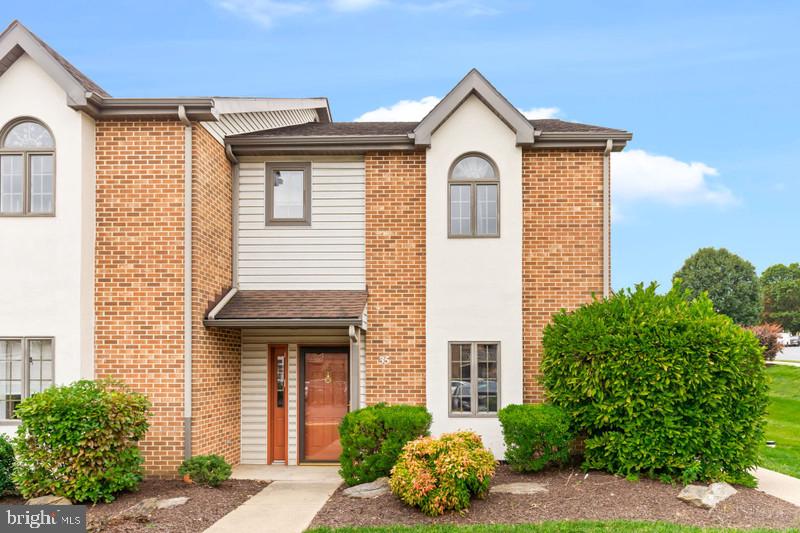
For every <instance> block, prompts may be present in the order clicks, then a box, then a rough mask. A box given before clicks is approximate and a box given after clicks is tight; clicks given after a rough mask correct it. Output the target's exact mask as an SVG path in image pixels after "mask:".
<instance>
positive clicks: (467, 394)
mask: <svg viewBox="0 0 800 533" xmlns="http://www.w3.org/2000/svg"><path fill="white" fill-rule="evenodd" d="M470 389H471V384H470V382H469V381H457V380H454V381H451V382H450V410H451V411H453V412H454V413H462V412H463V413H469V412H470V411H471V410H472V402H471V390H470ZM487 395H488V397H487ZM487 404H488V405H487ZM478 408H479V410H480V411H481V412H490V413H491V412H495V411H497V382H496V381H479V382H478Z"/></svg>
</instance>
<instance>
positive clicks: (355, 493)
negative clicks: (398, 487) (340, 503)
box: [342, 477, 389, 499]
mask: <svg viewBox="0 0 800 533" xmlns="http://www.w3.org/2000/svg"><path fill="white" fill-rule="evenodd" d="M342 493H343V494H344V495H345V496H349V497H351V498H367V499H369V498H377V497H378V496H383V495H384V494H389V478H387V477H379V478H378V479H376V480H375V481H372V482H370V483H362V484H361V485H354V486H352V487H349V488H346V489H344V490H343V491H342Z"/></svg>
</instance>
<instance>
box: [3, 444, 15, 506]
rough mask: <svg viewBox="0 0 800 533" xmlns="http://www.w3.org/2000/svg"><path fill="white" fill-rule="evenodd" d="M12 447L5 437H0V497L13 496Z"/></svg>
mask: <svg viewBox="0 0 800 533" xmlns="http://www.w3.org/2000/svg"><path fill="white" fill-rule="evenodd" d="M13 473H14V447H13V446H11V441H10V440H9V439H8V437H7V436H6V435H0V496H6V495H8V494H14V493H15V492H16V489H15V487H14V480H13V479H12V477H11V476H12V474H13Z"/></svg>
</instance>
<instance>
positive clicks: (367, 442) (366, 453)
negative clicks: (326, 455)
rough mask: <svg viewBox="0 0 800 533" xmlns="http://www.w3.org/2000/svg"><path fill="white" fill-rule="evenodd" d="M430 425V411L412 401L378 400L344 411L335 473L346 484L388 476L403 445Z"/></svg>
mask: <svg viewBox="0 0 800 533" xmlns="http://www.w3.org/2000/svg"><path fill="white" fill-rule="evenodd" d="M430 427H431V415H430V413H429V412H428V411H427V410H426V409H425V408H424V407H420V406H416V405H386V404H385V403H379V404H376V405H371V406H369V407H364V408H363V409H359V410H357V411H353V412H350V413H347V414H346V415H345V417H344V419H343V420H342V422H341V424H340V425H339V436H340V438H341V445H342V454H341V455H340V456H339V464H340V465H341V469H340V470H339V474H340V475H341V476H342V479H344V481H345V483H347V484H348V485H357V484H359V483H368V482H370V481H374V480H376V479H378V478H379V477H382V476H388V475H389V472H390V471H391V470H392V467H393V466H394V464H395V463H396V462H397V457H398V456H399V455H400V452H401V451H402V450H403V446H405V444H406V443H407V442H408V441H411V440H414V439H416V438H417V437H422V436H425V435H428V433H429V430H430Z"/></svg>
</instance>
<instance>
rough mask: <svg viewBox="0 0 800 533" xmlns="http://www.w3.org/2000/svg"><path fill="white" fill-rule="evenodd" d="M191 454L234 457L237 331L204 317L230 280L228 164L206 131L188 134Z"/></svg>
mask: <svg viewBox="0 0 800 533" xmlns="http://www.w3.org/2000/svg"><path fill="white" fill-rule="evenodd" d="M192 163H193V167H192V316H193V320H192V402H193V403H192V415H193V416H192V455H200V454H207V453H215V454H219V455H222V456H224V457H225V459H226V460H227V461H228V462H230V463H233V464H236V463H238V462H239V456H240V454H239V439H240V433H241V432H240V418H241V411H240V401H241V400H240V380H241V365H240V362H241V332H240V330H238V329H220V328H206V327H205V326H204V325H203V317H204V316H205V315H206V313H207V312H208V311H209V310H210V308H211V307H212V306H213V305H214V304H215V303H216V302H217V301H218V300H219V298H221V297H222V296H223V295H224V294H225V293H226V292H227V291H228V289H230V288H231V286H232V284H233V276H232V270H231V269H232V254H233V229H232V213H231V210H232V207H233V201H232V197H231V191H232V189H231V165H230V163H229V162H228V159H227V158H226V157H225V149H224V148H223V146H222V145H221V144H219V142H217V141H216V140H215V139H214V138H213V137H212V136H211V134H210V133H208V131H207V130H206V129H205V128H204V127H202V126H200V125H195V126H194V127H193V135H192Z"/></svg>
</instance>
